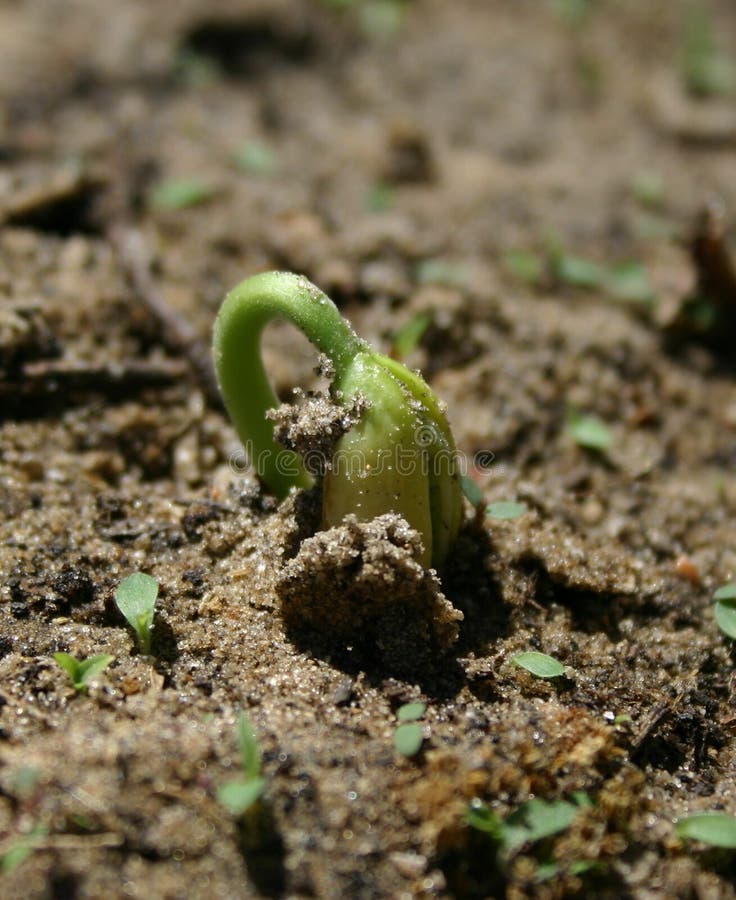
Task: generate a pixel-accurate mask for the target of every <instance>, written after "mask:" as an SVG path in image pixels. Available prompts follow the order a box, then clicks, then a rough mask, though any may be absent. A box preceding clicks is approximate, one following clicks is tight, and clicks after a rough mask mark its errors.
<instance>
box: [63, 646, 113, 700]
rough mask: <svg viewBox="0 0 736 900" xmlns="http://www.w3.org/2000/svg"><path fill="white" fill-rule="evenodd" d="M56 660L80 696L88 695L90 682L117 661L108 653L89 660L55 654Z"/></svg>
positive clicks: (65, 654) (67, 654) (64, 654)
mask: <svg viewBox="0 0 736 900" xmlns="http://www.w3.org/2000/svg"><path fill="white" fill-rule="evenodd" d="M54 659H55V660H56V662H57V663H58V664H59V665H60V666H61V668H62V669H63V670H64V671H65V672H66V674H67V675H68V676H69V678H71V681H72V684H73V685H74V689H75V690H76V691H78V692H79V693H80V694H86V693H87V688H88V687H89V683H90V681H92V679H93V678H94V677H95V676H97V675H99V674H100V673H101V672H104V670H105V669H106V668H107V667H108V666H109V665H110V663H111V662H112V661H113V660H114V659H115V657H114V656H110V655H109V654H108V653H102V654H100V655H99V656H90V657H89V658H88V659H77V658H76V657H75V656H72V655H71V653H63V652H60V653H54Z"/></svg>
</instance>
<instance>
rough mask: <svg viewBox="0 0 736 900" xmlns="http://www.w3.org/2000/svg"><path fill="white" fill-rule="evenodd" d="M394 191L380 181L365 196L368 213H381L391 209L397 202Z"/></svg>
mask: <svg viewBox="0 0 736 900" xmlns="http://www.w3.org/2000/svg"><path fill="white" fill-rule="evenodd" d="M395 199H396V198H395V196H394V190H393V188H392V187H391V185H390V184H386V183H385V182H382V181H379V182H377V183H376V184H374V185H372V186H371V188H370V189H369V190H368V192H367V193H366V196H365V208H366V209H367V210H368V212H373V213H381V212H386V210H388V209H391V207H392V206H393V205H394V202H395Z"/></svg>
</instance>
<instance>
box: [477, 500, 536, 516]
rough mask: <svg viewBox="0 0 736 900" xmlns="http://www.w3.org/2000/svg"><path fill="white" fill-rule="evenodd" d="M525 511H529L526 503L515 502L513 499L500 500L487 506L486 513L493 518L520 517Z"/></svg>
mask: <svg viewBox="0 0 736 900" xmlns="http://www.w3.org/2000/svg"><path fill="white" fill-rule="evenodd" d="M525 512H527V508H526V505H525V504H523V503H515V502H514V501H513V500H498V501H497V502H496V503H489V504H488V506H487V507H486V515H488V516H490V517H491V518H492V519H518V518H519V517H520V516H523V515H524V513H525Z"/></svg>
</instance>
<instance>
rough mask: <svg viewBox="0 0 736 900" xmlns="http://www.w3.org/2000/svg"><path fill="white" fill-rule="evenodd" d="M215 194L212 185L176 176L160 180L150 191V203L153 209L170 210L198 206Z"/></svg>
mask: <svg viewBox="0 0 736 900" xmlns="http://www.w3.org/2000/svg"><path fill="white" fill-rule="evenodd" d="M214 196H215V189H214V188H213V187H212V185H209V184H207V183H205V182H204V181H199V180H198V179H196V178H177V179H171V180H170V181H162V182H161V183H160V184H158V185H156V187H155V188H154V189H153V190H152V191H151V194H150V203H151V206H152V207H153V209H157V210H160V211H162V212H171V211H175V210H179V209H187V208H188V207H190V206H200V205H201V204H202V203H206V202H207V201H208V200H211V199H212V198H213V197H214Z"/></svg>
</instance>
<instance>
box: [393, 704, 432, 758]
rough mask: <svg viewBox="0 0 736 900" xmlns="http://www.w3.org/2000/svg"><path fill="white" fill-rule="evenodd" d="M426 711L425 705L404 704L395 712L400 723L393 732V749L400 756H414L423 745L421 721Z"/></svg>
mask: <svg viewBox="0 0 736 900" xmlns="http://www.w3.org/2000/svg"><path fill="white" fill-rule="evenodd" d="M426 711H427V704H426V703H421V702H417V703H405V704H404V705H403V706H400V707H399V708H398V709H397V710H396V718H397V719H398V720H399V722H401V724H400V725H399V727H398V728H397V729H396V731H395V732H394V749H395V750H396V752H397V753H400V754H401V755H402V756H416V754H417V753H419V750H420V749H421V746H422V744H423V743H424V733H423V730H422V726H421V725H420V724H419V722H418V721H417V719H421V718H422V716H423V715H424V713H425V712H426Z"/></svg>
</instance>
